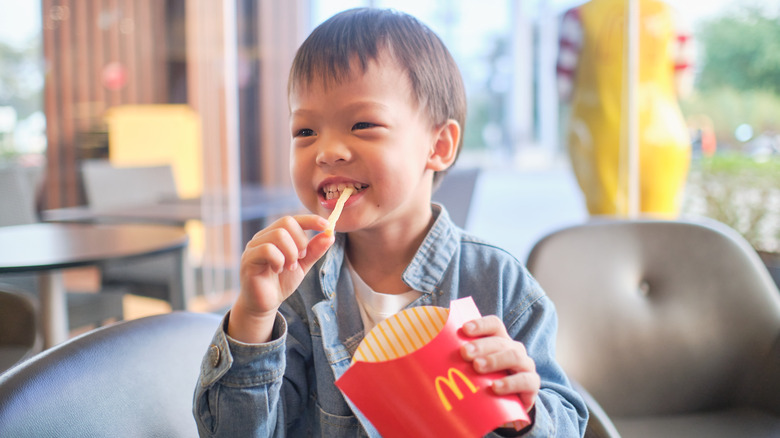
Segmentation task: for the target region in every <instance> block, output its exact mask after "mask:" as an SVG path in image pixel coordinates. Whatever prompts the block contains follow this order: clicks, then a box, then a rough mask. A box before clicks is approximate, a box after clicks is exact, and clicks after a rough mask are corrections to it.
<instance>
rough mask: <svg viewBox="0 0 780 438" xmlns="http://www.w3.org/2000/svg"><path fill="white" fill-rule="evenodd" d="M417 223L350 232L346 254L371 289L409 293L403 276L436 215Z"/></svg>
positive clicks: (386, 292)
mask: <svg viewBox="0 0 780 438" xmlns="http://www.w3.org/2000/svg"><path fill="white" fill-rule="evenodd" d="M419 219H422V220H418V221H417V223H415V224H398V226H394V227H390V228H389V229H388V227H385V228H382V229H380V230H374V229H371V230H362V231H357V232H352V233H349V235H348V236H347V242H346V253H347V257H349V262H350V263H351V264H352V267H353V268H354V269H355V272H357V273H358V275H360V278H361V279H363V281H365V282H366V284H368V286H369V287H371V289H372V290H374V291H376V292H380V293H385V294H400V293H404V292H408V291H409V286H408V285H407V284H406V283H404V281H403V278H402V277H403V273H404V271H405V270H406V267H407V266H409V263H411V261H412V259H413V258H414V255H415V254H416V253H417V250H418V249H419V247H420V245H421V244H422V242H423V240H424V239H425V236H426V235H427V234H428V230H429V229H430V227H431V225H432V224H433V220H434V218H433V214H432V213H431V214H430V215H428V216H427V217H426V218H419Z"/></svg>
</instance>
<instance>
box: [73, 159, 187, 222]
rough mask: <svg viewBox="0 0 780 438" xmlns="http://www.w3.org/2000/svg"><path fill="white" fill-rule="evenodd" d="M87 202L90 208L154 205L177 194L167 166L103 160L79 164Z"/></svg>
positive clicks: (171, 198) (105, 208)
mask: <svg viewBox="0 0 780 438" xmlns="http://www.w3.org/2000/svg"><path fill="white" fill-rule="evenodd" d="M81 172H82V177H83V180H84V192H85V193H86V196H87V203H88V204H89V206H90V208H92V209H94V210H107V209H111V208H121V207H132V206H135V205H145V204H146V205H149V204H155V203H158V202H161V201H165V200H173V199H177V198H178V197H179V195H178V192H177V191H176V180H175V179H174V175H173V168H172V167H171V166H170V165H159V166H132V167H115V166H113V165H111V163H109V162H108V161H107V160H86V161H84V162H83V163H82V165H81Z"/></svg>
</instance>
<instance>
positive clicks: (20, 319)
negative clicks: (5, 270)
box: [0, 285, 41, 373]
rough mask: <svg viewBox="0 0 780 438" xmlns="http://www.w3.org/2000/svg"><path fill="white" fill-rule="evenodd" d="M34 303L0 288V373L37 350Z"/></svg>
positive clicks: (19, 293)
mask: <svg viewBox="0 0 780 438" xmlns="http://www.w3.org/2000/svg"><path fill="white" fill-rule="evenodd" d="M37 322H38V321H37V317H36V304H35V300H34V299H33V298H32V297H30V296H27V295H26V294H25V293H24V292H21V291H12V290H10V289H9V288H7V287H6V286H3V285H0V373H2V372H3V371H5V370H6V369H8V368H10V367H11V366H12V365H14V364H15V363H17V362H19V361H20V360H22V359H25V358H27V357H29V356H31V355H32V354H34V353H36V352H38V351H39V349H40V345H41V342H40V339H39V336H38V326H37Z"/></svg>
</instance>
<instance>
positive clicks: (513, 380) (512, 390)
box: [492, 372, 541, 407]
mask: <svg viewBox="0 0 780 438" xmlns="http://www.w3.org/2000/svg"><path fill="white" fill-rule="evenodd" d="M540 386H541V378H540V377H539V374H537V373H534V372H527V373H517V374H511V375H508V376H506V377H502V378H500V379H496V380H494V381H493V385H492V388H493V392H495V393H496V394H498V395H506V394H530V395H531V397H527V398H530V399H533V397H534V396H535V395H536V394H537V393H538V392H539V388H540ZM526 401H529V400H526ZM526 407H528V406H527V404H526Z"/></svg>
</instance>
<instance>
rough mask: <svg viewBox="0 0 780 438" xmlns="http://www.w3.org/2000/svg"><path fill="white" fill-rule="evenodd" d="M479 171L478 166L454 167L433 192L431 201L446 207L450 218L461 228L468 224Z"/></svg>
mask: <svg viewBox="0 0 780 438" xmlns="http://www.w3.org/2000/svg"><path fill="white" fill-rule="evenodd" d="M479 172H480V168H479V167H469V168H465V167H464V168H460V167H454V168H452V169H450V170H448V171H447V174H446V175H444V179H442V180H441V183H440V184H439V187H437V188H436V190H435V191H434V192H433V196H432V199H433V201H434V202H438V203H439V204H442V205H444V206H445V207H447V213H449V215H450V218H451V219H452V221H453V222H455V225H457V226H459V227H461V228H466V226H467V225H468V219H469V213H470V211H471V201H472V199H473V198H474V192H475V191H476V188H477V181H478V179H479Z"/></svg>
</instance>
